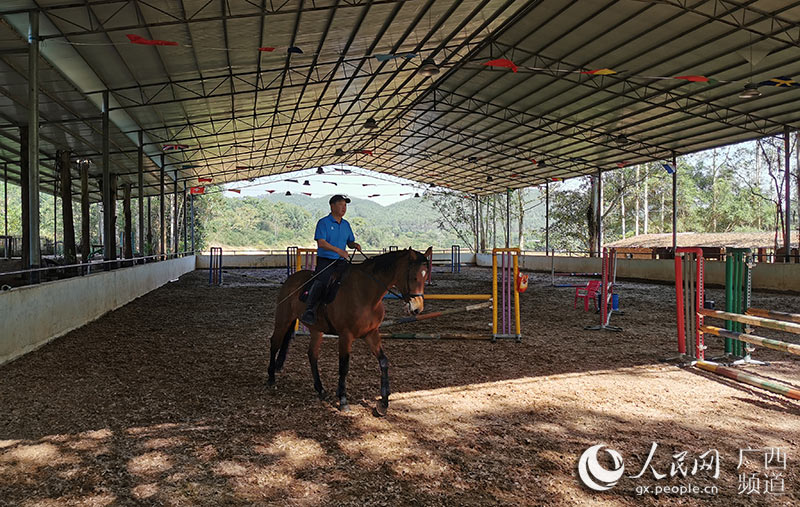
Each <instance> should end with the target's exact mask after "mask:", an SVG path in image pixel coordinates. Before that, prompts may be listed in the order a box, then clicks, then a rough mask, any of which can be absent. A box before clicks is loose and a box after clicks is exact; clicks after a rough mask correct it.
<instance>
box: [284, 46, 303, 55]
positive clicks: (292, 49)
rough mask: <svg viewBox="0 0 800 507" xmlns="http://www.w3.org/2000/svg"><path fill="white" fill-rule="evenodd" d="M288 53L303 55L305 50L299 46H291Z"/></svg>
mask: <svg viewBox="0 0 800 507" xmlns="http://www.w3.org/2000/svg"><path fill="white" fill-rule="evenodd" d="M286 52H287V53H290V54H291V53H297V54H298V55H302V54H303V50H302V49H300V48H299V47H297V46H291V47H290V48H289V49H287V50H286Z"/></svg>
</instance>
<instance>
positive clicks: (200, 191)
mask: <svg viewBox="0 0 800 507" xmlns="http://www.w3.org/2000/svg"><path fill="white" fill-rule="evenodd" d="M189 193H190V194H205V193H206V187H192V188H190V189H189Z"/></svg>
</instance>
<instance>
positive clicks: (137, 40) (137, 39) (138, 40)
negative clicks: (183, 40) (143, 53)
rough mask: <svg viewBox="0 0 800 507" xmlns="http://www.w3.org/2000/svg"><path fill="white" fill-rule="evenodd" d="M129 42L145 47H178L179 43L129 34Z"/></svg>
mask: <svg viewBox="0 0 800 507" xmlns="http://www.w3.org/2000/svg"><path fill="white" fill-rule="evenodd" d="M126 37H128V40H129V41H131V42H132V43H134V44H142V45H144V46H177V45H178V43H177V42H173V41H171V40H158V39H145V38H144V37H142V36H141V35H136V34H134V33H129V34H127V35H126Z"/></svg>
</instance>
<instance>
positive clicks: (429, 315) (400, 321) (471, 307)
mask: <svg viewBox="0 0 800 507" xmlns="http://www.w3.org/2000/svg"><path fill="white" fill-rule="evenodd" d="M490 306H492V301H487V302H485V303H478V304H474V305H467V306H465V307H463V308H454V309H452V310H442V311H439V312H431V313H423V314H421V315H412V316H410V317H401V318H399V319H394V320H384V321H383V322H381V325H380V327H387V326H393V325H395V324H407V323H409V322H419V321H422V320H428V319H433V318H435V317H443V316H445V315H453V314H454V313H463V312H471V311H473V310H480V309H481V308H489V307H490Z"/></svg>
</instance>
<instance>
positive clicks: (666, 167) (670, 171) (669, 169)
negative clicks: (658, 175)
mask: <svg viewBox="0 0 800 507" xmlns="http://www.w3.org/2000/svg"><path fill="white" fill-rule="evenodd" d="M661 166H662V167H663V168H664V170H665V171H667V174H674V173H675V168H674V167H672V164H661Z"/></svg>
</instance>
